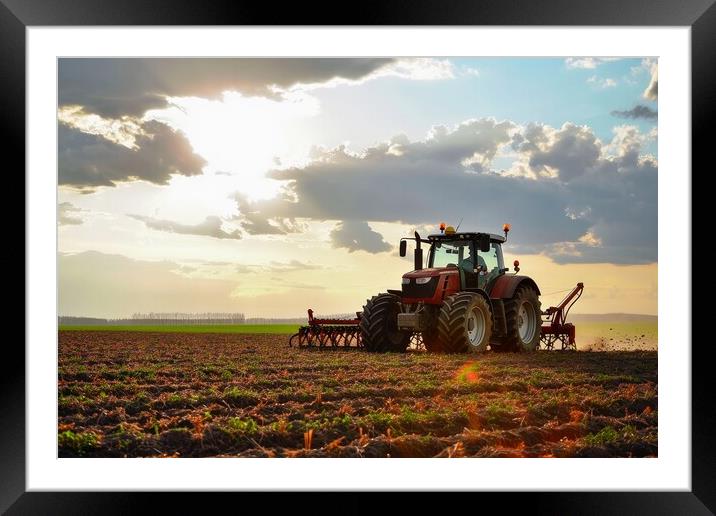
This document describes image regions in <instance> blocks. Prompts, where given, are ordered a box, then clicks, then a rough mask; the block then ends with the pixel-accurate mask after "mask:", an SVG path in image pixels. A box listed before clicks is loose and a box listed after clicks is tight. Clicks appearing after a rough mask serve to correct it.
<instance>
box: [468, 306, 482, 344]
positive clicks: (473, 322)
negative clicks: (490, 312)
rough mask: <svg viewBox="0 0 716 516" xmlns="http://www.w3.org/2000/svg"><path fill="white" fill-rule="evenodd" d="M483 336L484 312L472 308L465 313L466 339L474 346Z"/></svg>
mask: <svg viewBox="0 0 716 516" xmlns="http://www.w3.org/2000/svg"><path fill="white" fill-rule="evenodd" d="M484 337H485V314H483V313H482V311H480V310H478V309H477V308H473V309H472V310H471V311H470V313H469V314H468V315H467V340H468V341H469V342H470V346H473V347H476V346H478V345H479V344H480V343H481V342H482V339H483V338H484Z"/></svg>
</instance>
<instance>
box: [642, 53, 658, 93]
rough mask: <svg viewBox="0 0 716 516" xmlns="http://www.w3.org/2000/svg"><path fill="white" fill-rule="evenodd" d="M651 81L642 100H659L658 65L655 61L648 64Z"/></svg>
mask: <svg viewBox="0 0 716 516" xmlns="http://www.w3.org/2000/svg"><path fill="white" fill-rule="evenodd" d="M649 67H650V72H651V79H650V80H649V85H648V86H647V87H646V89H645V90H644V98H645V99H647V100H654V101H655V100H658V98H659V64H658V63H657V61H655V60H654V61H650V62H649Z"/></svg>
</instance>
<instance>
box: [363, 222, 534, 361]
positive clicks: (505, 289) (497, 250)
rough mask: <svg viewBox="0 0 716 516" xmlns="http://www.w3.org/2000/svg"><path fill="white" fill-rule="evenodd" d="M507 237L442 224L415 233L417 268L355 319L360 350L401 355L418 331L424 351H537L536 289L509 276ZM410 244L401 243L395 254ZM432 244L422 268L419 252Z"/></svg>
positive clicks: (522, 278)
mask: <svg viewBox="0 0 716 516" xmlns="http://www.w3.org/2000/svg"><path fill="white" fill-rule="evenodd" d="M503 230H504V236H502V235H496V234H492V233H473V232H466V233H463V232H456V231H455V230H454V229H453V228H452V227H449V226H448V227H447V228H446V227H445V225H444V224H441V225H440V233H438V234H434V235H430V236H428V237H427V239H423V238H421V237H420V235H419V234H418V233H417V232H416V233H415V238H414V240H415V267H414V268H415V270H413V271H411V272H408V273H406V274H403V284H402V289H401V290H388V291H387V292H386V293H382V294H378V295H377V296H373V297H372V298H371V299H369V300H368V301H367V302H366V304H365V306H364V307H363V312H362V314H361V317H360V321H359V326H360V337H361V341H362V344H363V346H364V348H365V349H366V350H367V351H373V352H388V351H393V352H402V351H405V350H406V348H407V347H408V345H409V344H410V339H411V337H412V336H413V335H415V334H416V333H419V334H420V335H421V336H422V341H423V343H424V345H425V347H426V349H427V350H428V351H435V352H443V353H479V352H483V351H486V350H487V348H488V346H489V347H490V349H492V350H494V351H534V350H536V349H537V348H538V347H539V345H540V335H541V326H542V311H541V304H540V300H539V296H540V290H539V287H538V286H537V284H536V283H535V281H534V280H533V279H532V278H530V277H528V276H518V275H517V272H519V262H517V261H515V264H514V270H515V273H514V274H508V268H507V267H505V263H504V259H503V257H502V244H503V243H504V242H505V241H506V240H507V233H508V231H509V230H510V227H509V225H508V224H505V226H504V227H503ZM407 240H412V239H405V238H404V239H401V241H400V256H405V255H406V250H407ZM422 244H426V245H429V246H430V247H429V249H428V257H427V263H426V266H425V267H423V247H422Z"/></svg>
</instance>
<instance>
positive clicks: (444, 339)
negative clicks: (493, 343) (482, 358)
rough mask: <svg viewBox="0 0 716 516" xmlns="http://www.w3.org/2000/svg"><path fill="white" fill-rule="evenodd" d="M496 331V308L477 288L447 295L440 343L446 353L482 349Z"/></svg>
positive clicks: (485, 347) (439, 336) (439, 327)
mask: <svg viewBox="0 0 716 516" xmlns="http://www.w3.org/2000/svg"><path fill="white" fill-rule="evenodd" d="M491 334H492V310H491V309H490V304H489V303H488V302H487V300H486V299H485V298H484V297H482V296H481V295H480V294H475V293H474V292H459V293H457V294H453V295H452V296H449V297H447V298H445V301H443V304H442V306H441V307H440V315H439V316H438V335H437V344H438V345H439V346H440V348H441V351H444V352H446V353H482V352H484V351H485V350H486V349H487V345H488V343H489V342H490V335H491Z"/></svg>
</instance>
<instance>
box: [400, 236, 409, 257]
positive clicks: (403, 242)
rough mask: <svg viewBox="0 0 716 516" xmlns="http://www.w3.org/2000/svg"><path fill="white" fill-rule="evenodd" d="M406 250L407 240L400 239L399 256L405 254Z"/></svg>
mask: <svg viewBox="0 0 716 516" xmlns="http://www.w3.org/2000/svg"><path fill="white" fill-rule="evenodd" d="M407 251H408V242H407V240H401V241H400V256H401V257H402V256H405V254H406V253H407Z"/></svg>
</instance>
